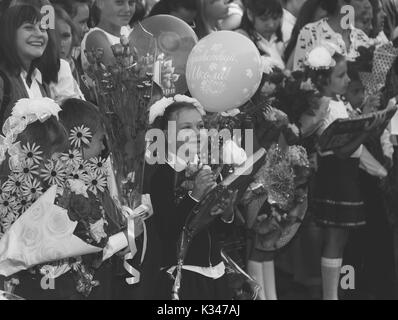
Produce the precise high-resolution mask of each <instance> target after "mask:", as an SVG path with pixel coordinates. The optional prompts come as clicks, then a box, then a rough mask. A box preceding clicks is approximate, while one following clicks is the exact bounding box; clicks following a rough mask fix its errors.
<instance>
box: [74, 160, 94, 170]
mask: <svg viewBox="0 0 398 320" xmlns="http://www.w3.org/2000/svg"><path fill="white" fill-rule="evenodd" d="M77 170H78V171H82V172H88V171H91V167H90V163H89V162H88V161H87V160H83V159H82V160H80V161H79V165H78V166H77Z"/></svg>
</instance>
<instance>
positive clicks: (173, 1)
mask: <svg viewBox="0 0 398 320" xmlns="http://www.w3.org/2000/svg"><path fill="white" fill-rule="evenodd" d="M178 8H184V9H186V10H190V11H196V10H197V5H196V0H160V1H159V2H157V3H156V4H155V5H154V6H153V7H152V10H151V12H150V13H149V15H150V16H155V15H158V14H170V12H172V11H175V10H177V9H178Z"/></svg>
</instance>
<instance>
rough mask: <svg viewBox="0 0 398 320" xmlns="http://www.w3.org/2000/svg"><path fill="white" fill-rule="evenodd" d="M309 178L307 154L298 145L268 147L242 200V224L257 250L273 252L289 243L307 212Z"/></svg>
mask: <svg viewBox="0 0 398 320" xmlns="http://www.w3.org/2000/svg"><path fill="white" fill-rule="evenodd" d="M309 175H310V169H309V161H308V157H307V152H306V151H305V149H304V148H303V147H301V146H291V147H288V148H287V149H286V150H283V149H282V148H280V147H279V146H278V145H274V146H273V147H271V148H270V150H269V151H268V154H267V158H266V163H265V165H264V166H263V167H262V168H261V169H260V170H259V171H258V173H257V175H256V176H255V181H254V182H253V183H252V184H251V186H250V187H249V189H248V191H247V192H246V195H245V197H244V201H243V202H244V204H245V206H246V212H247V216H246V223H247V227H248V228H249V229H252V230H253V231H254V233H255V246H256V248H257V249H259V250H264V251H273V250H276V249H280V248H281V247H283V246H285V245H286V244H288V243H289V242H290V240H291V239H292V238H293V236H294V235H295V234H296V232H297V230H298V228H299V227H300V224H301V222H302V219H303V218H304V215H305V214H306V210H307V188H306V184H307V182H308V178H309Z"/></svg>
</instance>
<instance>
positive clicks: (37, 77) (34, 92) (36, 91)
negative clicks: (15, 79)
mask: <svg viewBox="0 0 398 320" xmlns="http://www.w3.org/2000/svg"><path fill="white" fill-rule="evenodd" d="M27 76H28V73H27V72H26V71H22V72H21V74H20V77H21V79H22V82H23V84H24V85H25V89H26V92H27V93H28V96H29V98H30V99H40V98H43V93H42V91H41V89H40V85H42V84H43V80H42V75H41V72H40V71H39V70H38V69H35V70H34V71H33V72H32V75H31V82H32V83H31V85H30V86H29V85H28V83H27V81H26V78H27Z"/></svg>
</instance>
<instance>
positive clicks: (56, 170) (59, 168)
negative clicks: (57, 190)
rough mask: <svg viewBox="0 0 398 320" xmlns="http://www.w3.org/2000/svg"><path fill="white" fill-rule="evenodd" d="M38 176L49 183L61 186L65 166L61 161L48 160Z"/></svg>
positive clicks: (63, 179)
mask: <svg viewBox="0 0 398 320" xmlns="http://www.w3.org/2000/svg"><path fill="white" fill-rule="evenodd" d="M40 177H41V178H42V179H43V180H44V181H46V182H47V183H48V184H50V185H57V186H62V185H63V184H64V182H65V178H66V172H65V168H64V166H63V165H62V164H61V162H53V161H49V162H48V163H47V164H46V165H45V166H44V169H42V170H41V174H40Z"/></svg>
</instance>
